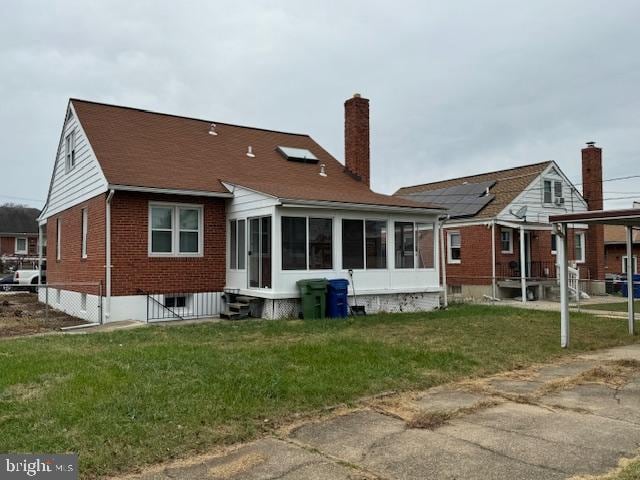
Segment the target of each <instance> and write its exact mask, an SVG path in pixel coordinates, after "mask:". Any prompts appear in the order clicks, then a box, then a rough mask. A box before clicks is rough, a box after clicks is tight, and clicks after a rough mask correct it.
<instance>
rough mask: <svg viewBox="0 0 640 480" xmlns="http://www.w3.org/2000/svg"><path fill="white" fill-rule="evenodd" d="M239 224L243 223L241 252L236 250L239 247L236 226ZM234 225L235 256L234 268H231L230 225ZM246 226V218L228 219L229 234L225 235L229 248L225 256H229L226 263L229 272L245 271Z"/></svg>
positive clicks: (247, 222)
mask: <svg viewBox="0 0 640 480" xmlns="http://www.w3.org/2000/svg"><path fill="white" fill-rule="evenodd" d="M240 222H244V248H243V251H242V252H241V251H240V249H239V248H238V246H239V242H240V236H239V235H238V231H239V229H238V225H239V223H240ZM233 224H235V230H236V239H235V240H236V242H235V254H236V258H235V261H236V266H235V267H233V266H232V260H233V258H232V257H231V244H232V242H231V240H232V238H231V230H232V228H231V225H233ZM247 225H249V221H248V219H246V218H231V219H229V233H228V235H227V237H228V240H227V241H228V242H229V248H227V255H228V256H229V261H228V266H229V270H232V271H234V272H244V271H245V270H246V269H247V241H248V238H249V237H248V236H247V232H248V228H247ZM242 257H244V258H243V262H244V266H243V268H240V258H242Z"/></svg>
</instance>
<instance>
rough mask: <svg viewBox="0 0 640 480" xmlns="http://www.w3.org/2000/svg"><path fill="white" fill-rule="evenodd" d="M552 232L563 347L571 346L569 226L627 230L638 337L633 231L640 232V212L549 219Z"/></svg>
mask: <svg viewBox="0 0 640 480" xmlns="http://www.w3.org/2000/svg"><path fill="white" fill-rule="evenodd" d="M549 222H550V223H551V224H552V225H553V231H554V233H555V234H556V235H557V237H558V243H557V249H558V264H559V265H560V275H559V278H560V344H561V345H562V347H563V348H566V347H568V346H569V340H570V335H569V278H568V273H569V259H568V255H567V229H568V226H569V225H570V224H576V223H580V224H587V225H622V226H624V227H625V228H626V243H627V282H628V283H627V284H628V286H629V288H628V289H627V291H628V295H627V297H628V299H627V301H628V314H629V334H630V335H634V334H635V325H634V320H635V312H634V305H633V290H634V288H633V229H634V228H636V229H638V228H640V208H629V209H624V210H594V211H589V212H582V213H569V214H565V215H554V216H551V217H549Z"/></svg>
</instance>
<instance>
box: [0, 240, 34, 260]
mask: <svg viewBox="0 0 640 480" xmlns="http://www.w3.org/2000/svg"><path fill="white" fill-rule="evenodd" d="M23 236H26V237H27V244H28V253H27V256H29V257H35V256H37V255H38V235H30V236H29V235H20V237H23ZM15 254H16V237H15V236H12V237H0V256H2V255H7V256H14V255H15ZM20 256H25V255H24V254H20Z"/></svg>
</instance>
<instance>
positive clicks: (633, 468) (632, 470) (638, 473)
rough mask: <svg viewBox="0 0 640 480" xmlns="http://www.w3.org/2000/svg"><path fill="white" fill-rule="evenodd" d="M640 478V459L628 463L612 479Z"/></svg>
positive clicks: (628, 479) (630, 479)
mask: <svg viewBox="0 0 640 480" xmlns="http://www.w3.org/2000/svg"><path fill="white" fill-rule="evenodd" d="M639 478H640V461H635V462H632V463H630V464H629V465H627V466H626V467H625V468H623V469H622V471H621V472H620V473H619V474H618V475H616V476H614V477H612V478H611V479H610V480H638V479H639Z"/></svg>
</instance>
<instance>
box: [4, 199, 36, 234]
mask: <svg viewBox="0 0 640 480" xmlns="http://www.w3.org/2000/svg"><path fill="white" fill-rule="evenodd" d="M38 215H40V210H38V209H37V208H28V207H23V206H20V205H0V234H34V233H38V222H37V220H36V219H37V218H38Z"/></svg>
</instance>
